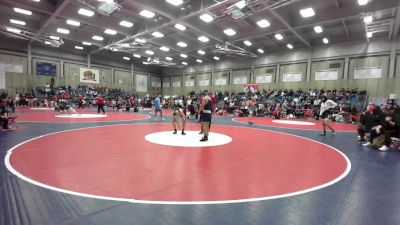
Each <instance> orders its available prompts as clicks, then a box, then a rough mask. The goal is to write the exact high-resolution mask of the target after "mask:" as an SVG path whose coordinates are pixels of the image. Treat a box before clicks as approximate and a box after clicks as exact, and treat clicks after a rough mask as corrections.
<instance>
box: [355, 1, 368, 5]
mask: <svg viewBox="0 0 400 225" xmlns="http://www.w3.org/2000/svg"><path fill="white" fill-rule="evenodd" d="M357 2H358V5H366V4H368V0H357Z"/></svg>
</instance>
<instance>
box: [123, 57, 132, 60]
mask: <svg viewBox="0 0 400 225" xmlns="http://www.w3.org/2000/svg"><path fill="white" fill-rule="evenodd" d="M122 58H123V59H125V60H126V61H129V60H131V58H129V57H126V56H124V57H122Z"/></svg>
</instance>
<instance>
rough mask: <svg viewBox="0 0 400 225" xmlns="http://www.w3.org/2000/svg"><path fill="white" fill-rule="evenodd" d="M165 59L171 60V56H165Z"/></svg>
mask: <svg viewBox="0 0 400 225" xmlns="http://www.w3.org/2000/svg"><path fill="white" fill-rule="evenodd" d="M165 59H166V60H168V61H172V60H173V58H171V57H169V56H167V57H165Z"/></svg>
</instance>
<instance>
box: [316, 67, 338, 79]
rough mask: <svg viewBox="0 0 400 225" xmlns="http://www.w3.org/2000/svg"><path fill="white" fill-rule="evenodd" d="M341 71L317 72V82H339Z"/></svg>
mask: <svg viewBox="0 0 400 225" xmlns="http://www.w3.org/2000/svg"><path fill="white" fill-rule="evenodd" d="M338 77H339V70H337V69H335V70H317V71H316V72H315V80H337V79H338Z"/></svg>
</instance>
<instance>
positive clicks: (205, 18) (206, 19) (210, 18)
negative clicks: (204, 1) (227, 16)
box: [200, 13, 214, 23]
mask: <svg viewBox="0 0 400 225" xmlns="http://www.w3.org/2000/svg"><path fill="white" fill-rule="evenodd" d="M200 19H201V20H203V21H204V22H206V23H209V22H211V21H213V20H214V17H213V16H211V15H210V14H207V13H204V14H203V15H201V16H200Z"/></svg>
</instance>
